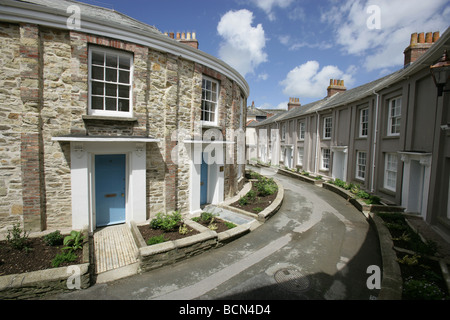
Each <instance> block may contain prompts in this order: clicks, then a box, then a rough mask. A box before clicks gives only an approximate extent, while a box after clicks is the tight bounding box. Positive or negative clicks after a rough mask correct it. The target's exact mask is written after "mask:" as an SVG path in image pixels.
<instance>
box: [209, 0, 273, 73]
mask: <svg viewBox="0 0 450 320" xmlns="http://www.w3.org/2000/svg"><path fill="white" fill-rule="evenodd" d="M252 22H253V13H252V12H251V11H248V10H246V9H243V10H239V11H228V12H227V13H226V14H225V15H223V16H222V18H221V19H220V21H219V24H218V25H217V32H218V33H219V35H220V36H221V37H222V38H223V39H224V42H222V43H221V45H220V48H219V57H220V58H221V59H222V60H224V61H225V62H227V63H228V64H229V65H231V66H232V67H233V68H235V69H236V70H238V71H239V72H240V73H241V74H242V75H244V76H245V75H246V74H248V73H253V71H254V69H255V68H256V67H257V66H258V65H259V64H261V63H263V62H266V61H267V54H266V53H265V52H264V47H265V46H266V38H265V35H264V29H263V27H262V25H261V24H258V25H257V26H256V27H252Z"/></svg>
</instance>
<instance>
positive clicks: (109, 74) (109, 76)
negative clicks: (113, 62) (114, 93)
mask: <svg viewBox="0 0 450 320" xmlns="http://www.w3.org/2000/svg"><path fill="white" fill-rule="evenodd" d="M105 80H106V81H110V82H117V70H116V69H108V68H107V69H106V79H105Z"/></svg>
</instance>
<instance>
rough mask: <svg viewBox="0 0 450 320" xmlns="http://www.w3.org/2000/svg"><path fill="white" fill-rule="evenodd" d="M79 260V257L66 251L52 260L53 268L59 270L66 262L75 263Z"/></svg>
mask: <svg viewBox="0 0 450 320" xmlns="http://www.w3.org/2000/svg"><path fill="white" fill-rule="evenodd" d="M77 259H78V257H77V255H76V254H75V252H73V251H66V252H62V253H58V254H57V255H56V256H55V258H53V260H52V267H53V268H58V267H59V266H60V265H61V264H63V263H64V262H74V261H76V260H77Z"/></svg>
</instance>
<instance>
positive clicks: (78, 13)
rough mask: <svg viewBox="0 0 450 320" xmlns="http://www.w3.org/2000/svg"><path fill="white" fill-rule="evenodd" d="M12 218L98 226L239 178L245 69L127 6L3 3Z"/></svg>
mask: <svg viewBox="0 0 450 320" xmlns="http://www.w3.org/2000/svg"><path fill="white" fill-rule="evenodd" d="M0 70H2V71H1V73H0V158H1V160H0V230H3V231H5V230H6V228H8V227H10V226H11V225H13V224H15V223H21V224H22V225H23V226H24V227H25V229H26V230H33V231H40V230H47V229H49V230H51V229H61V228H72V229H81V228H84V227H88V228H89V229H90V230H91V231H93V230H95V229H96V228H97V227H99V226H104V225H109V224H115V223H123V222H129V221H132V220H134V221H136V222H142V221H145V220H148V219H150V218H151V217H152V216H154V215H155V214H157V213H158V212H170V211H172V210H180V211H181V212H182V213H185V214H188V213H195V212H197V211H199V210H200V209H201V206H202V205H203V204H205V203H220V202H222V201H223V200H224V199H226V198H228V197H230V196H233V195H234V194H235V193H236V192H237V190H238V183H239V181H240V177H242V175H243V172H244V168H243V165H239V164H237V162H238V161H237V160H238V159H237V157H238V155H237V154H238V152H237V151H238V149H239V148H238V143H237V142H238V140H239V139H237V138H236V136H238V134H237V133H238V132H239V130H241V131H243V130H245V123H244V121H245V112H246V108H244V106H246V103H247V102H246V99H247V97H248V94H249V88H248V84H247V83H246V81H245V79H244V78H243V77H242V76H241V75H240V74H239V73H238V72H237V71H235V70H234V69H233V68H231V67H230V66H228V65H227V64H226V63H224V62H223V61H221V60H219V59H217V58H215V57H213V56H210V55H208V54H206V53H204V52H202V51H201V50H199V49H198V40H197V38H196V36H195V35H194V34H190V33H188V34H184V35H183V36H181V35H180V36H177V37H174V36H173V35H167V34H163V33H161V32H160V31H158V30H157V29H156V28H155V27H152V26H149V25H147V24H144V23H141V22H139V21H136V20H134V19H132V18H130V17H128V16H125V15H123V14H121V13H119V12H116V11H114V10H109V9H105V8H101V7H96V6H92V5H87V4H83V3H78V2H75V1H69V0H58V1H57V0H27V1H11V0H5V1H2V2H1V3H0Z"/></svg>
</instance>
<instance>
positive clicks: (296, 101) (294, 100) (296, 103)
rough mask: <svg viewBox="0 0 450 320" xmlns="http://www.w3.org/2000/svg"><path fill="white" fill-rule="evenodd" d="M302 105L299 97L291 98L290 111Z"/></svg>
mask: <svg viewBox="0 0 450 320" xmlns="http://www.w3.org/2000/svg"><path fill="white" fill-rule="evenodd" d="M300 106H301V104H300V99H299V98H289V103H288V111H289V110H291V109H293V108H297V107H300Z"/></svg>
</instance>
